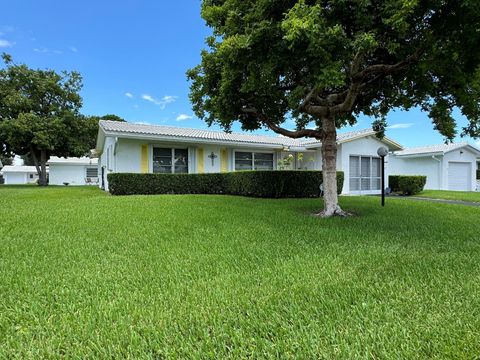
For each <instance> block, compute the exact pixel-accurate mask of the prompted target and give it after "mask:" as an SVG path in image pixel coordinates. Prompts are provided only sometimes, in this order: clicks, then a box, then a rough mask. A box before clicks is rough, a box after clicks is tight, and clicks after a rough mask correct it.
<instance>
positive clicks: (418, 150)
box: [395, 142, 480, 156]
mask: <svg viewBox="0 0 480 360" xmlns="http://www.w3.org/2000/svg"><path fill="white" fill-rule="evenodd" d="M467 146H469V147H471V148H473V149H474V150H476V151H477V152H480V150H479V149H477V148H476V147H475V146H472V145H470V144H469V143H468V142H461V143H451V144H438V145H428V146H418V147H411V148H406V149H404V150H401V151H397V152H395V154H396V155H399V156H409V155H423V154H425V155H428V154H445V153H447V152H450V151H453V150H458V149H461V148H464V147H467Z"/></svg>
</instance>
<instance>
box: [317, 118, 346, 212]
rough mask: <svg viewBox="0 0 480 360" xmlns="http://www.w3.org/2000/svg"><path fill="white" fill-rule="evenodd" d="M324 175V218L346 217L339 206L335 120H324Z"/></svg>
mask: <svg viewBox="0 0 480 360" xmlns="http://www.w3.org/2000/svg"><path fill="white" fill-rule="evenodd" d="M322 174H323V200H324V209H323V211H322V212H321V213H320V214H319V215H320V216H322V217H331V216H335V215H339V216H346V215H347V213H346V212H344V211H343V210H342V209H341V208H340V205H338V194H337V128H336V125H335V119H334V118H331V117H326V118H323V119H322Z"/></svg>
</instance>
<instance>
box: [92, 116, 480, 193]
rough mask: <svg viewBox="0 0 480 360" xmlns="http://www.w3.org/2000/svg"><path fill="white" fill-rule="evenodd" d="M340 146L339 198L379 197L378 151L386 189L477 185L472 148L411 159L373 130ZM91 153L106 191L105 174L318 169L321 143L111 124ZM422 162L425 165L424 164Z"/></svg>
mask: <svg viewBox="0 0 480 360" xmlns="http://www.w3.org/2000/svg"><path fill="white" fill-rule="evenodd" d="M337 138H338V154H337V170H339V171H343V172H344V176H345V181H344V185H343V189H342V193H343V194H377V193H379V192H380V191H381V168H380V157H379V156H378V155H377V150H378V148H379V147H382V146H383V147H386V148H387V149H388V150H389V155H388V156H387V157H386V158H385V161H386V164H385V173H386V175H387V184H386V185H387V186H388V175H389V174H392V175H393V174H398V175H427V179H428V180H427V188H434V189H443V188H445V187H444V186H447V185H444V184H450V185H449V186H448V187H447V188H449V189H452V190H453V189H455V190H467V189H469V190H475V188H474V186H473V185H472V184H475V171H476V164H477V158H479V157H480V151H479V150H478V149H476V148H475V147H473V146H471V145H468V144H455V145H448V148H440V147H438V146H437V147H432V148H433V149H435V151H434V152H428V153H426V152H425V155H421V153H420V152H418V153H417V152H416V151H418V150H412V149H404V148H403V147H402V146H401V145H400V144H398V143H397V142H395V141H394V140H392V139H390V138H388V137H384V138H383V139H378V138H377V137H376V136H375V133H374V131H373V130H371V129H365V130H360V131H352V132H347V133H341V134H339V135H338V137H337ZM424 149H426V148H424ZM442 149H443V150H442ZM437 150H438V151H437ZM96 152H97V153H98V154H99V156H100V157H99V162H98V167H99V174H100V176H99V178H100V181H99V186H100V187H102V188H103V189H106V190H108V180H107V174H109V173H218V172H229V171H241V170H275V169H279V168H280V164H279V162H281V160H282V159H285V158H291V159H292V161H291V162H290V163H288V166H287V167H285V166H284V165H285V163H282V168H283V169H285V168H288V169H298V170H300V169H305V170H321V168H322V160H321V143H320V142H319V141H318V140H314V139H291V138H287V137H282V136H267V135H254V134H245V133H225V132H221V131H209V130H199V129H189V128H179V127H172V126H160V125H144V124H131V123H127V122H117V121H108V120H102V121H100V126H99V132H98V137H97V147H96ZM422 157H423V158H425V159H424V160H421V159H422ZM392 159H393V160H392ZM439 163H441V165H439ZM466 163H467V164H466ZM440 168H441V169H442V171H443V172H442V173H441V174H440V170H439V169H440ZM435 169H436V170H435ZM434 170H435V171H434ZM467 171H468V174H467ZM465 177H467V182H465V181H466V180H465Z"/></svg>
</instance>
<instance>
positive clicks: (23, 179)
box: [0, 165, 38, 185]
mask: <svg viewBox="0 0 480 360" xmlns="http://www.w3.org/2000/svg"><path fill="white" fill-rule="evenodd" d="M0 173H1V174H2V176H3V178H4V181H5V182H4V184H5V185H22V184H35V183H36V182H37V180H38V173H37V169H36V168H35V166H24V165H6V166H4V167H3V168H2V169H1V170H0Z"/></svg>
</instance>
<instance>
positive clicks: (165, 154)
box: [153, 147, 188, 174]
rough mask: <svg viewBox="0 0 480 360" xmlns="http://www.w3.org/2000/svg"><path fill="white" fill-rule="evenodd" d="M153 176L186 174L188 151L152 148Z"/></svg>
mask: <svg viewBox="0 0 480 360" xmlns="http://www.w3.org/2000/svg"><path fill="white" fill-rule="evenodd" d="M153 172H154V173H155V174H158V173H160V174H172V173H174V174H188V149H170V148H157V147H154V148H153Z"/></svg>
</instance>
